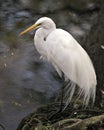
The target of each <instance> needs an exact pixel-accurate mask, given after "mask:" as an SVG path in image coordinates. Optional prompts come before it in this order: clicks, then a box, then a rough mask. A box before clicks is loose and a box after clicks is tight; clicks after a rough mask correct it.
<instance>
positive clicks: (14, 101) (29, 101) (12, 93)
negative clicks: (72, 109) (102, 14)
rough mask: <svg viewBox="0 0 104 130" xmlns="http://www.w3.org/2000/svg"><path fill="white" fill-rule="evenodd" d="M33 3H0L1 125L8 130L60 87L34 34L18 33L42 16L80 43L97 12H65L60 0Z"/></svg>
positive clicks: (12, 128) (47, 99)
mask: <svg viewBox="0 0 104 130" xmlns="http://www.w3.org/2000/svg"><path fill="white" fill-rule="evenodd" d="M32 2H33V1H32V0H31V1H30V2H29V1H27V0H26V1H24V0H19V1H15V2H14V1H12V0H4V1H1V2H0V124H2V125H3V126H5V128H6V130H15V129H16V128H17V126H18V123H19V122H20V120H21V119H22V118H23V117H24V116H26V115H27V114H28V113H30V112H32V111H34V110H35V109H36V108H37V107H39V106H40V105H42V104H46V103H47V102H49V101H50V98H51V97H53V96H54V94H56V92H57V91H58V89H59V88H60V82H59V80H57V77H56V76H55V75H56V72H55V71H54V69H53V67H52V66H51V65H50V64H48V63H46V62H44V61H41V60H40V59H39V54H38V53H37V51H36V50H35V47H34V45H33V35H34V32H31V33H29V34H27V35H25V36H23V37H18V34H19V32H20V31H21V30H24V28H26V27H27V26H29V25H31V24H33V23H34V22H35V21H36V20H37V19H38V18H39V17H42V16H49V17H51V18H52V19H53V20H54V21H55V22H56V23H57V26H58V27H61V28H63V29H66V30H68V31H69V32H70V33H71V34H72V35H73V36H74V37H75V38H76V39H77V40H78V41H79V42H81V41H82V39H83V37H84V36H85V35H86V33H87V32H88V31H89V30H90V28H91V25H92V21H93V19H94V17H96V13H93V14H78V13H76V12H74V11H72V10H71V11H70V9H67V8H66V9H64V8H63V7H64V6H65V5H63V3H62V2H60V1H56V3H55V1H54V2H53V3H52V2H49V1H48V0H47V1H45V0H44V1H43V2H41V1H35V3H33V4H31V3H32ZM50 4H51V6H49V5H50ZM57 5H58V6H57ZM88 6H89V5H88ZM85 7H87V5H85Z"/></svg>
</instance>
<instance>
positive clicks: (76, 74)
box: [20, 17, 97, 107]
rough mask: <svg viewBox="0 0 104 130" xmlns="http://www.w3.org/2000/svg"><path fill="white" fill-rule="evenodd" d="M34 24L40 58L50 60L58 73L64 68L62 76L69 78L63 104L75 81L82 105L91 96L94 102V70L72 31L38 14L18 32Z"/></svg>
mask: <svg viewBox="0 0 104 130" xmlns="http://www.w3.org/2000/svg"><path fill="white" fill-rule="evenodd" d="M35 28H38V30H37V31H36V34H35V36H34V44H35V46H36V49H37V51H38V52H39V53H40V55H41V56H42V58H43V59H46V60H47V61H49V62H51V63H52V65H53V66H54V67H55V69H56V71H57V72H58V74H59V75H60V76H62V72H63V73H64V75H65V79H66V80H71V82H70V85H67V86H66V87H67V89H66V90H67V91H65V94H64V97H65V99H66V106H67V105H68V104H69V102H70V101H71V99H72V96H73V94H74V91H75V87H76V85H78V87H79V92H78V95H79V96H81V95H83V97H84V100H83V103H84V105H86V106H87V105H88V103H89V100H90V98H91V99H92V101H93V102H94V101H95V93H96V84H97V81H96V74H95V70H94V67H93V64H92V62H91V60H90V58H89V56H88V54H87V53H86V51H85V50H84V49H83V48H82V47H81V46H80V44H79V43H78V42H77V41H76V40H75V39H74V38H73V37H72V35H71V34H69V33H68V32H67V31H64V30H62V29H57V28H56V25H55V23H54V22H53V21H52V20H51V19H50V18H48V17H43V18H40V19H39V20H38V21H37V22H36V23H35V24H34V25H32V26H31V27H29V28H28V29H26V30H25V31H23V32H22V33H20V35H23V34H25V33H26V32H28V31H30V30H32V29H35ZM66 106H65V107H66Z"/></svg>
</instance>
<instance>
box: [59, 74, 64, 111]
mask: <svg viewBox="0 0 104 130" xmlns="http://www.w3.org/2000/svg"><path fill="white" fill-rule="evenodd" d="M61 82H62V87H61V101H60V109H59V112H61V111H62V107H63V98H64V87H65V85H64V83H65V77H64V73H63V72H62V80H61Z"/></svg>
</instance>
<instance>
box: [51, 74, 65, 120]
mask: <svg viewBox="0 0 104 130" xmlns="http://www.w3.org/2000/svg"><path fill="white" fill-rule="evenodd" d="M61 82H62V87H61V100H60V106H59V109H58V110H57V111H56V112H55V113H54V114H52V115H51V116H50V117H49V120H52V119H53V118H54V117H55V116H57V115H59V114H61V112H62V109H63V97H64V87H65V85H64V82H65V77H64V73H63V72H62V80H61Z"/></svg>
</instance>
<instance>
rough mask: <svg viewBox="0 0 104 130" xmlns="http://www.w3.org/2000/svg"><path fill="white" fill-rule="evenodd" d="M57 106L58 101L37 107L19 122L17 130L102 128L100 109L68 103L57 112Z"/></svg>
mask: <svg viewBox="0 0 104 130" xmlns="http://www.w3.org/2000/svg"><path fill="white" fill-rule="evenodd" d="M59 107H60V104H59V103H53V104H48V105H46V106H42V107H40V108H38V109H37V110H36V111H35V112H33V113H31V114H29V115H28V116H26V117H25V118H24V119H23V120H22V121H21V122H20V124H19V125H18V128H17V130H92V129H94V128H95V129H94V130H96V128H97V130H103V129H104V111H102V110H98V109H92V110H91V109H84V110H83V109H81V108H80V109H76V108H74V107H73V106H71V105H70V106H68V107H67V109H66V110H64V111H63V112H59V113H57V111H58V110H59ZM54 113H56V114H54Z"/></svg>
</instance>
